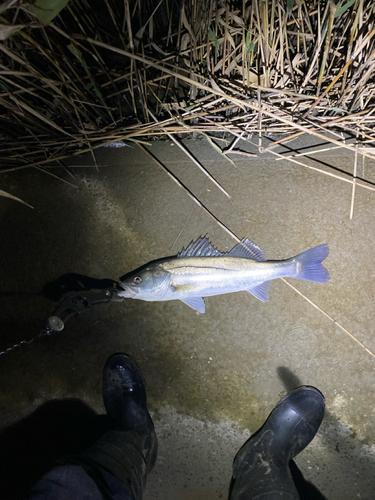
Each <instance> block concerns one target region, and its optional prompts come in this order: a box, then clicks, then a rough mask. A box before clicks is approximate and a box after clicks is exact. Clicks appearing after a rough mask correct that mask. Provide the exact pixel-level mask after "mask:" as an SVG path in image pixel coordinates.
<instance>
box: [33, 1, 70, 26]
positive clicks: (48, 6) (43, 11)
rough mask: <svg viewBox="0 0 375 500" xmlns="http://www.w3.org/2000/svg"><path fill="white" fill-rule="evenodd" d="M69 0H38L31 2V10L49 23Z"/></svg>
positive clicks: (44, 22) (44, 21)
mask: <svg viewBox="0 0 375 500" xmlns="http://www.w3.org/2000/svg"><path fill="white" fill-rule="evenodd" d="M68 2H69V0H36V1H35V3H32V4H30V12H31V13H32V14H34V16H35V17H37V18H38V19H39V20H40V21H41V22H42V23H43V24H48V23H49V22H51V21H52V19H53V18H54V17H56V16H57V15H58V14H59V13H60V11H61V10H62V9H63V8H64V7H65V6H66V5H67V3H68Z"/></svg>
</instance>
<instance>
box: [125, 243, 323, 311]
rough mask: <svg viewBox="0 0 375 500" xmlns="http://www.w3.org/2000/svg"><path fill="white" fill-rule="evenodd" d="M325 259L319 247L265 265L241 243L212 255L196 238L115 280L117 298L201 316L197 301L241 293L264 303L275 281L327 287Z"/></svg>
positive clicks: (255, 249) (202, 305) (259, 253)
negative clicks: (172, 304) (169, 305)
mask: <svg viewBox="0 0 375 500" xmlns="http://www.w3.org/2000/svg"><path fill="white" fill-rule="evenodd" d="M327 255H328V245H326V244H323V245H319V246H317V247H315V248H312V249H310V250H307V251H306V252H303V253H302V254H299V255H297V256H296V257H292V258H291V259H287V260H283V261H266V258H265V255H264V253H263V252H262V250H261V249H260V248H259V247H257V246H256V245H254V243H252V242H251V241H250V240H248V239H243V240H242V241H241V243H239V244H238V245H236V246H235V247H234V248H233V249H232V250H231V251H229V252H226V253H222V252H219V251H218V250H216V248H214V247H213V246H212V245H211V243H210V242H209V240H208V238H207V237H204V238H199V239H198V240H197V241H195V242H192V243H191V244H190V245H189V246H188V247H187V248H186V249H184V250H182V251H181V252H180V253H179V254H178V255H177V256H176V257H169V258H165V259H160V260H157V261H153V262H150V263H148V264H146V265H145V266H143V267H141V268H139V269H137V270H136V271H133V272H131V273H129V274H127V275H125V276H123V277H122V278H120V279H121V286H122V288H123V289H124V291H120V292H118V295H120V296H122V297H128V298H133V299H141V300H148V301H163V300H181V301H182V302H184V303H186V304H187V305H189V306H190V307H192V308H193V309H196V310H197V311H199V312H202V313H203V312H205V303H204V300H203V297H209V296H212V295H221V294H224V293H231V292H239V291H241V290H246V291H248V292H249V293H251V294H253V295H254V296H255V297H257V298H258V299H259V300H261V301H263V302H265V301H267V300H268V286H269V283H270V281H271V280H273V279H276V278H287V277H289V278H298V279H303V280H307V281H316V282H326V281H329V273H328V271H327V270H326V269H325V267H324V266H323V265H322V261H323V260H324V259H325V258H326V257H327Z"/></svg>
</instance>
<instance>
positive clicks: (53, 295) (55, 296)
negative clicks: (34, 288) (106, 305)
mask: <svg viewBox="0 0 375 500" xmlns="http://www.w3.org/2000/svg"><path fill="white" fill-rule="evenodd" d="M113 283H114V280H112V279H110V278H105V279H97V278H92V277H91V276H86V275H84V274H77V273H67V274H63V275H62V276H60V277H59V278H57V279H55V280H54V281H51V282H49V283H47V284H46V285H44V287H43V295H44V296H45V297H47V298H48V299H51V300H53V301H55V302H56V301H58V300H60V299H61V298H62V297H63V295H65V294H66V293H69V292H80V291H83V290H85V291H88V290H92V289H94V290H104V289H105V288H108V287H111V286H113Z"/></svg>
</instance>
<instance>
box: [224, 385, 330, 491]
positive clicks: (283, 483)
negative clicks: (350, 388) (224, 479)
mask: <svg viewBox="0 0 375 500" xmlns="http://www.w3.org/2000/svg"><path fill="white" fill-rule="evenodd" d="M324 409H325V400H324V396H323V394H322V393H321V392H320V391H318V389H316V388H315V387H309V386H305V387H300V388H298V389H296V390H295V391H293V392H291V393H289V394H288V395H287V396H286V397H285V398H284V399H283V400H282V401H281V402H280V403H279V404H278V405H277V406H276V407H275V408H274V409H273V410H272V412H271V413H270V415H269V417H268V419H267V420H266V422H265V424H264V425H263V426H262V427H261V428H260V429H259V430H258V431H257V432H256V433H255V434H253V435H252V436H251V437H250V439H249V440H248V441H247V442H246V443H245V444H244V445H243V446H242V448H241V449H240V450H239V452H238V453H237V455H236V457H235V459H234V462H233V477H232V482H231V486H230V492H229V498H230V500H245V499H246V500H250V499H252V500H260V499H261V500H271V499H272V500H273V499H283V500H284V499H285V500H298V499H299V495H298V493H297V490H296V487H295V485H294V482H293V479H292V475H291V472H290V468H289V461H290V460H292V459H293V458H294V457H295V456H296V455H298V453H300V452H301V451H302V450H303V449H304V448H306V446H307V445H308V444H309V443H310V442H311V441H312V439H313V438H314V436H315V434H316V433H317V431H318V429H319V426H320V424H321V422H322V420H323V416H324Z"/></svg>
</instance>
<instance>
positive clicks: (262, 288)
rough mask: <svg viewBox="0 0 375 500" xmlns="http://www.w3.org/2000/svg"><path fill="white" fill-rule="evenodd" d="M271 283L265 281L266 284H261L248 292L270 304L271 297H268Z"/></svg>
mask: <svg viewBox="0 0 375 500" xmlns="http://www.w3.org/2000/svg"><path fill="white" fill-rule="evenodd" d="M269 284H270V281H265V282H264V283H261V284H260V285H258V286H254V287H252V288H248V289H247V291H248V292H249V293H251V294H252V295H254V297H256V298H257V299H259V300H261V301H262V302H268V301H269V296H268V287H269Z"/></svg>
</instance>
